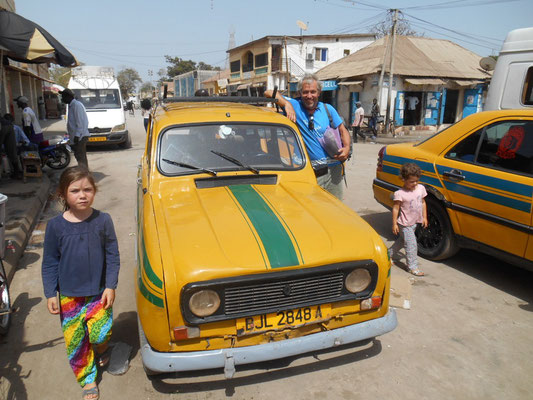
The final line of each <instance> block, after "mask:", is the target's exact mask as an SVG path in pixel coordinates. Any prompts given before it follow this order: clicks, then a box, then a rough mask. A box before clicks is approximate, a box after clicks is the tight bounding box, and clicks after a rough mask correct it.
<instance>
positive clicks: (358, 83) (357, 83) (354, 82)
mask: <svg viewBox="0 0 533 400" xmlns="http://www.w3.org/2000/svg"><path fill="white" fill-rule="evenodd" d="M362 84H363V81H344V82H339V83H337V85H362Z"/></svg>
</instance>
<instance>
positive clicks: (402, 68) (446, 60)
mask: <svg viewBox="0 0 533 400" xmlns="http://www.w3.org/2000/svg"><path fill="white" fill-rule="evenodd" d="M388 41H389V37H388V36H385V37H384V38H381V39H379V40H377V41H375V42H374V43H372V44H370V45H368V46H367V47H365V48H363V49H361V50H359V51H356V52H355V53H353V54H351V55H349V56H347V57H344V58H342V59H340V60H338V61H336V62H334V63H332V64H330V65H328V66H326V67H324V68H322V69H321V70H320V71H318V72H317V75H318V77H319V79H321V80H326V79H346V78H354V77H358V76H362V75H369V74H375V73H377V72H380V71H381V67H382V64H383V55H384V52H385V50H386V48H387V43H388ZM387 59H389V57H387ZM480 59H481V57H480V56H478V55H477V54H475V53H473V52H471V51H470V50H467V49H465V48H464V47H461V46H459V45H458V44H455V43H453V42H450V41H449V40H441V39H430V38H423V37H414V36H397V37H396V43H395V49H394V74H395V75H408V76H421V77H422V76H423V77H440V78H458V79H485V78H487V77H490V74H489V73H488V72H486V71H484V70H482V69H481V67H480V66H479V60H480ZM388 70H389V62H387V63H386V67H385V71H386V72H388Z"/></svg>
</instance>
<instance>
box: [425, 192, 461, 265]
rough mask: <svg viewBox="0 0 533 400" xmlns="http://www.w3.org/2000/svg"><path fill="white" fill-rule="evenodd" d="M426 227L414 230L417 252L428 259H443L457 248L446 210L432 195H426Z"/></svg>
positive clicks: (455, 251)
mask: <svg viewBox="0 0 533 400" xmlns="http://www.w3.org/2000/svg"><path fill="white" fill-rule="evenodd" d="M426 206H427V215H428V227H427V228H425V229H424V228H422V227H421V226H420V225H419V226H418V229H417V230H416V239H417V242H418V254H420V256H422V257H424V258H427V259H429V260H443V259H445V258H449V257H451V256H453V255H454V254H455V253H457V251H458V250H459V246H458V245H457V240H456V238H455V234H454V232H453V228H452V224H451V223H450V219H449V218H448V214H447V213H446V210H445V209H444V208H443V207H442V205H441V204H440V203H439V201H437V200H436V199H435V198H433V197H430V196H428V197H426Z"/></svg>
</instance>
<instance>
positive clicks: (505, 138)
mask: <svg viewBox="0 0 533 400" xmlns="http://www.w3.org/2000/svg"><path fill="white" fill-rule="evenodd" d="M406 162H414V163H416V164H418V165H419V166H420V168H421V169H422V177H421V179H420V181H421V183H422V184H424V186H425V187H426V189H427V192H428V197H427V198H426V203H427V207H428V228H427V229H419V230H418V231H417V239H418V245H419V247H418V249H419V253H420V254H421V255H422V256H424V257H426V258H429V259H432V260H439V259H444V258H447V257H450V256H452V255H453V254H455V253H456V252H457V250H458V249H459V248H460V247H468V248H472V249H476V250H480V251H482V252H485V253H487V254H490V255H492V256H494V257H498V258H500V259H503V260H505V261H507V262H509V263H513V264H516V265H517V266H520V267H523V268H527V269H530V270H533V226H532V225H533V222H532V213H531V202H532V199H533V110H503V111H486V112H481V113H478V114H473V115H471V116H469V117H466V118H465V119H463V120H461V121H459V122H457V123H456V124H454V125H452V126H451V127H449V128H448V129H446V130H443V131H441V132H439V133H437V134H436V135H434V136H432V137H430V138H429V139H427V140H425V141H423V142H420V143H402V144H394V145H389V146H386V147H384V148H382V149H381V150H380V151H379V155H378V166H377V176H376V178H375V179H374V183H373V189H374V197H375V198H376V200H377V201H378V202H380V203H381V204H383V205H385V206H386V207H388V208H391V207H392V198H391V194H392V193H393V192H394V191H395V190H397V189H399V188H400V186H402V182H401V180H400V177H399V173H400V168H401V166H402V165H403V164H405V163H406Z"/></svg>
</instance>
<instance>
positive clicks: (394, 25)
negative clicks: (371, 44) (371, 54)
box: [385, 9, 398, 133]
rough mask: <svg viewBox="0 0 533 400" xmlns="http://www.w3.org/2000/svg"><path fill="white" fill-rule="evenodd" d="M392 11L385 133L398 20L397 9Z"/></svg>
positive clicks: (388, 115)
mask: <svg viewBox="0 0 533 400" xmlns="http://www.w3.org/2000/svg"><path fill="white" fill-rule="evenodd" d="M391 11H394V15H393V16H392V34H391V36H392V40H391V48H390V68H389V90H388V92H387V113H386V116H385V133H389V123H390V114H391V112H390V111H391V110H390V109H391V104H390V103H391V98H392V81H393V79H394V43H395V42H396V22H397V21H398V9H394V10H391Z"/></svg>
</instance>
